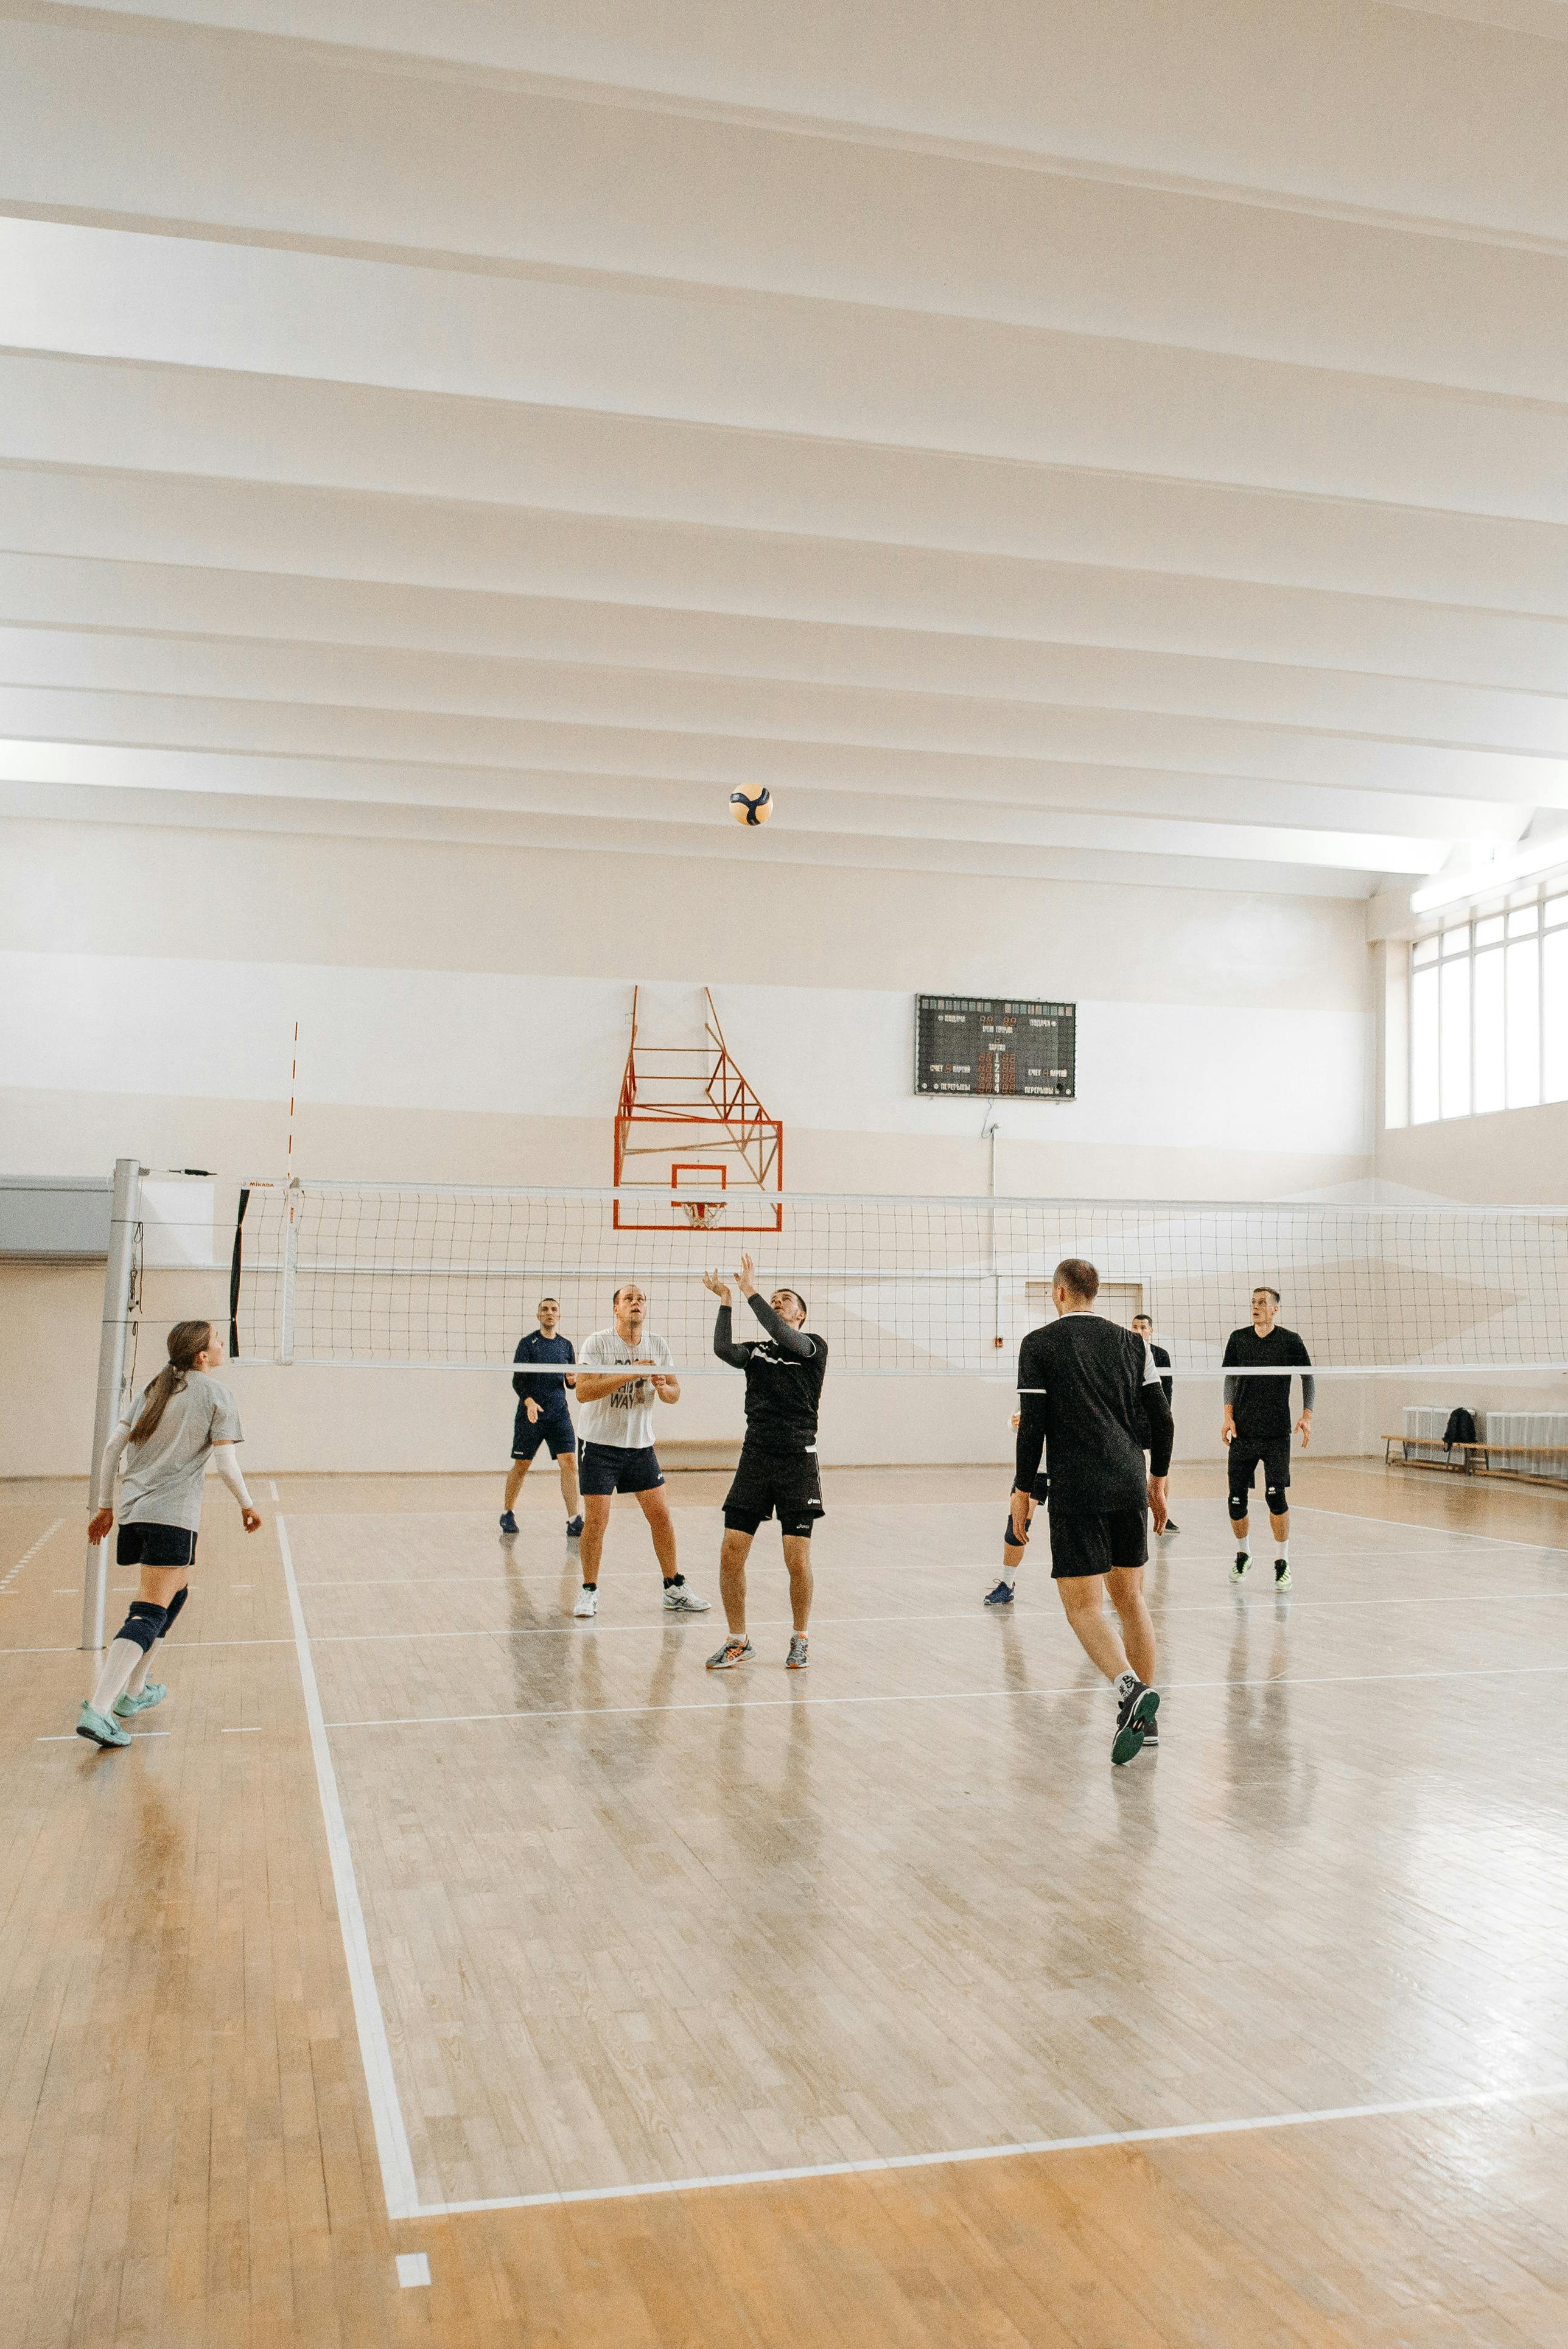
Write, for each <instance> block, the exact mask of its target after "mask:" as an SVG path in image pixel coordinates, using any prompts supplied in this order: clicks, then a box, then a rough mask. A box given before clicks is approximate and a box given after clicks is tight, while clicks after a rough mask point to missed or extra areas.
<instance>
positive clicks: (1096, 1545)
mask: <svg viewBox="0 0 1568 2349" xmlns="http://www.w3.org/2000/svg"><path fill="white" fill-rule="evenodd" d="M1049 1517H1050V1526H1051V1578H1052V1580H1053V1581H1055V1582H1078V1581H1081V1579H1082V1578H1083V1577H1084V1576H1085V1575H1086V1574H1109V1572H1110V1570H1111V1568H1113V1567H1119V1568H1127V1567H1134V1566H1147V1565H1148V1563H1149V1511H1148V1509H1147V1507H1139V1508H1136V1509H1112V1510H1110V1511H1109V1513H1108V1514H1107V1515H1106V1516H1098V1517H1089V1516H1074V1515H1073V1514H1072V1513H1071V1512H1070V1511H1069V1510H1067V1509H1051V1510H1049Z"/></svg>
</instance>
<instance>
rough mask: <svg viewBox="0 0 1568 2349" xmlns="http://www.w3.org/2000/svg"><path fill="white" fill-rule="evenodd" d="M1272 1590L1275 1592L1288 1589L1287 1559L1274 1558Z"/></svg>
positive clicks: (1288, 1567)
mask: <svg viewBox="0 0 1568 2349" xmlns="http://www.w3.org/2000/svg"><path fill="white" fill-rule="evenodd" d="M1274 1588H1275V1589H1276V1590H1288V1589H1289V1588H1290V1560H1289V1558H1288V1557H1276V1558H1275V1560H1274Z"/></svg>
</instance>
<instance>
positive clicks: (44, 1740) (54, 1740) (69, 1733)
mask: <svg viewBox="0 0 1568 2349" xmlns="http://www.w3.org/2000/svg"><path fill="white" fill-rule="evenodd" d="M75 1652H76V1653H77V1655H80V1653H81V1650H80V1649H79V1648H78V1649H77V1650H76V1651H75ZM76 1734H77V1732H76V1731H75V1730H74V1729H59V1730H56V1731H55V1732H54V1733H52V1734H51V1735H50V1736H48V1737H35V1738H34V1740H33V1743H34V1744H35V1745H68V1744H70V1742H71V1739H72V1738H73V1737H75V1736H76ZM126 1734H127V1736H129V1737H172V1736H173V1734H174V1732H173V1731H172V1730H171V1729H131V1730H128V1731H127V1732H126ZM83 1743H84V1744H91V1743H92V1741H91V1740H90V1739H84V1740H83ZM99 1751H100V1752H101V1751H102V1748H101V1747H100V1748H99Z"/></svg>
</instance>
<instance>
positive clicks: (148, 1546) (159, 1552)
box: [114, 1526, 196, 1566]
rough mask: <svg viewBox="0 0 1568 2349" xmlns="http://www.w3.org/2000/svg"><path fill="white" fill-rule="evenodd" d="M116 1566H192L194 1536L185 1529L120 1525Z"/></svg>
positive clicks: (194, 1547)
mask: <svg viewBox="0 0 1568 2349" xmlns="http://www.w3.org/2000/svg"><path fill="white" fill-rule="evenodd" d="M114 1562H115V1564H116V1565H117V1566H194V1565H195V1563H196V1537H195V1535H194V1534H193V1533H192V1532H191V1529H190V1527H189V1526H121V1527H120V1528H119V1533H118V1535H117V1536H116V1537H115V1545H114Z"/></svg>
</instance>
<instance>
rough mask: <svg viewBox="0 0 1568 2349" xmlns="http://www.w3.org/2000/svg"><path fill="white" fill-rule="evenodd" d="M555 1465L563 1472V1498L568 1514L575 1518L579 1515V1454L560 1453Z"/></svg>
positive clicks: (556, 1456) (556, 1457)
mask: <svg viewBox="0 0 1568 2349" xmlns="http://www.w3.org/2000/svg"><path fill="white" fill-rule="evenodd" d="M555 1464H556V1466H557V1467H558V1468H559V1469H560V1471H561V1497H562V1500H563V1501H564V1502H565V1504H566V1514H567V1516H569V1517H574V1516H577V1515H578V1514H579V1501H578V1495H577V1454H575V1452H558V1453H557V1454H556V1455H555Z"/></svg>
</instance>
